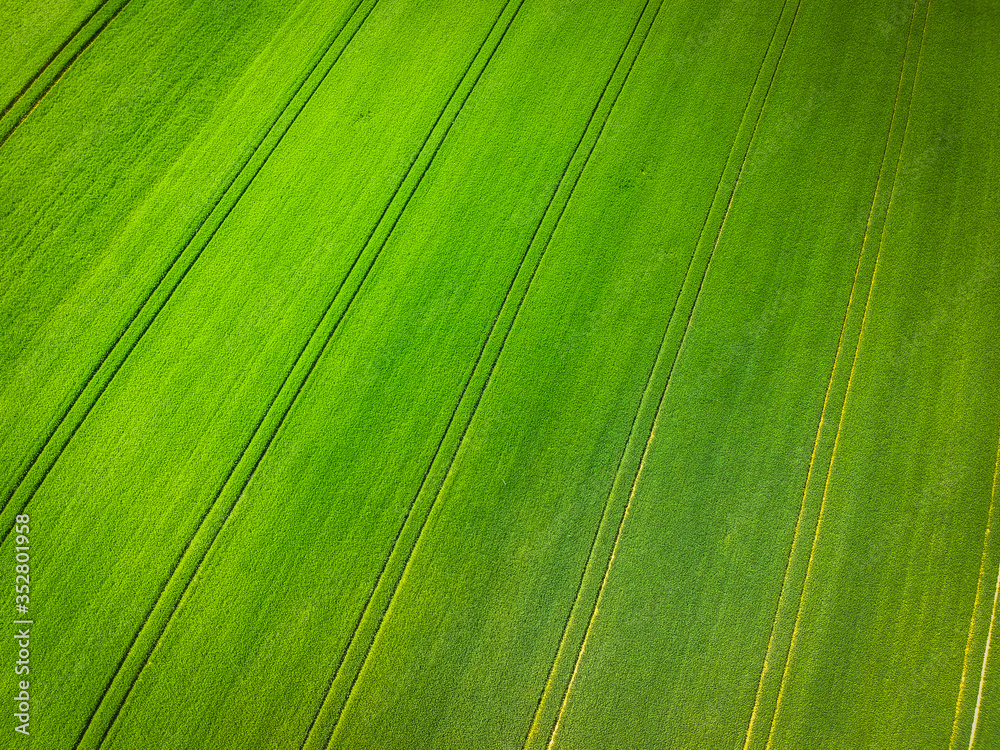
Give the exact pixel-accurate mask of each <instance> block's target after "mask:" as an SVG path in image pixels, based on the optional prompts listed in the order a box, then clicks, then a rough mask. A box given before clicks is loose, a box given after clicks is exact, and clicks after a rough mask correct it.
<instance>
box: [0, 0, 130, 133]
mask: <svg viewBox="0 0 1000 750" xmlns="http://www.w3.org/2000/svg"><path fill="white" fill-rule="evenodd" d="M130 2H131V0H125V2H123V3H122V4H121V5H120V6H119V7H118V9H117V10H115V12H114V13H112V14H111V17H110V18H108V20H106V21H105V22H104V23H102V24H101V25H100V27H98V29H97V31H95V32H94V33H93V35H92V36H91V37H90V39H88V40H87V41H86V43H85V44H84V45H83V46H82V47H81V48H80V49H78V50H77V51H76V52H75V53H73V55H72V57H70V59H69V60H68V61H67V62H66V64H65V65H63V67H62V69H61V70H60V71H59V73H58V74H57V75H56V77H55V78H54V79H53V80H52V82H51V83H49V84H48V85H47V86H46V87H45V88H44V89H43V90H42V93H41V94H39V95H38V97H37V98H36V99H35V101H34V102H32V104H31V107H29V108H28V111H27V112H25V113H24V114H23V115H21V117H20V118H18V120H17V122H15V123H14V124H13V125H12V126H11V128H10V130H8V131H7V132H6V133H4V135H3V137H0V147H2V146H3V145H4V144H5V143H6V142H7V140H8V139H9V138H10V137H11V136H12V135H13V134H14V132H15V131H16V130H17V129H18V128H19V127H20V126H21V124H22V123H23V122H24V121H25V120H27V119H28V116H29V115H30V114H31V113H32V112H34V111H35V108H36V107H38V105H39V104H41V102H42V100H43V99H44V98H45V97H46V96H47V95H48V93H49V92H50V91H51V90H52V89H53V88H55V86H56V84H57V83H59V81H61V80H62V78H63V76H64V75H66V73H67V72H68V71H69V69H70V68H71V67H72V66H73V63H75V62H76V61H77V60H78V59H79V58H80V56H81V55H82V54H83V53H84V52H86V51H87V50H88V49H90V46H91V45H92V44H93V43H94V42H95V41H97V37H98V36H100V35H101V32H103V31H104V29H106V28H107V27H108V25H109V24H110V23H111V22H112V21H114V20H115V19H116V18H117V17H118V14H119V13H121V12H122V11H123V10H124V9H125V6H126V5H128V4H129V3H130ZM106 4H107V0H104V2H102V3H101V4H100V5H99V6H97V8H96V9H95V10H94V12H93V13H91V14H90V16H88V17H87V20H86V21H84V22H83V23H82V24H81V25H80V26H79V28H77V30H76V31H74V32H73V34H72V35H71V36H70V37H69V38H68V39H66V41H64V42H63V43H62V45H60V47H59V49H58V50H56V52H55V54H54V55H52V57H51V58H50V59H49V61H48V62H47V63H45V66H44V67H43V68H42V69H41V70H39V71H38V72H37V73H35V75H34V76H33V77H32V79H31V80H30V81H29V82H28V83H27V85H26V86H25V87H24V88H23V89H22V90H21V91H20V93H18V95H17V96H16V97H14V99H13V100H12V101H11V102H10V104H8V105H7V108H6V109H4V111H3V115H0V120H2V119H3V117H5V116H6V115H7V113H8V112H10V110H11V109H13V108H14V107H15V106H16V105H17V104H18V103H19V101H20V99H21V98H22V97H23V96H24V95H25V93H27V91H28V90H29V89H30V88H31V86H32V84H34V83H35V81H36V80H37V79H38V78H39V77H40V76H41V75H42V74H43V73H44V72H45V70H46V69H47V68H48V67H49V66H50V65H51V64H52V63H53V61H55V59H56V58H57V57H59V55H60V53H62V51H63V50H64V49H65V48H66V46H67V45H68V44H69V43H70V42H71V41H73V39H74V38H75V37H76V36H78V35H79V34H80V32H81V31H82V30H83V29H84V28H85V27H86V25H87V24H88V23H90V21H91V20H93V18H94V16H96V15H97V14H98V13H99V12H100V11H101V9H102V8H103V7H104V6H105V5H106Z"/></svg>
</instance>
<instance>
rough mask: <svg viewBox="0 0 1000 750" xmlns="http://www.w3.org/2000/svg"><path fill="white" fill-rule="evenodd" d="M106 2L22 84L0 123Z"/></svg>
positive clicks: (0, 116)
mask: <svg viewBox="0 0 1000 750" xmlns="http://www.w3.org/2000/svg"><path fill="white" fill-rule="evenodd" d="M127 1H128V0H126V2H127ZM108 2H110V0H101V2H100V3H98V5H97V7H95V8H94V9H93V10H92V11H91V12H90V15H89V16H87V17H86V18H85V19H83V21H82V22H81V23H80V25H79V26H77V27H76V29H74V31H73V32H72V33H71V34H70V35H69V36H68V37H66V38H65V39H64V40H63V43H62V44H60V45H59V47H58V48H57V49H56V51H55V52H53V53H52V55H51V57H49V59H48V60H46V61H45V62H44V63H43V64H42V67H40V68H39V69H38V70H37V71H36V72H35V74H34V75H33V76H32V77H31V78H30V79H29V80H28V82H27V83H26V84H24V87H23V88H22V89H21V90H20V91H18V92H17V93H16V94H15V95H14V98H13V99H11V100H10V102H8V103H7V106H6V107H4V108H3V112H0V121H2V120H3V118H4V117H6V116H7V113H8V112H10V111H11V110H12V109H13V108H14V107H15V106H17V103H18V102H19V101H20V100H21V97H23V96H24V95H25V94H26V93H27V92H28V90H29V89H30V88H31V87H32V86H33V85H34V84H35V81H37V80H38V79H39V78H41V76H42V74H43V73H45V71H46V70H48V69H49V66H51V65H52V63H54V62H55V61H56V58H58V57H59V55H61V54H62V52H63V50H64V49H66V47H68V46H69V43H70V42H72V41H73V40H74V39H76V38H77V37H78V36H79V35H80V32H82V31H83V30H84V29H85V28H86V27H87V24H89V23H90V22H91V21H93V20H94V17H95V16H96V15H97V14H98V13H100V12H101V10H102V9H103V8H104V6H105V5H107V4H108Z"/></svg>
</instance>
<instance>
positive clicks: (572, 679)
mask: <svg viewBox="0 0 1000 750" xmlns="http://www.w3.org/2000/svg"><path fill="white" fill-rule="evenodd" d="M786 5H787V0H785V2H783V3H782V8H781V11H780V12H779V14H778V20H777V22H776V23H775V29H774V31H773V32H772V35H771V39H770V41H769V42H768V46H767V48H766V49H765V52H764V56H763V57H762V59H761V65H760V68H759V69H758V72H757V77H756V78H755V79H754V87H756V83H757V78H759V76H760V73H761V71H762V70H763V68H764V63H765V61H766V60H767V56H768V53H769V52H770V49H771V46H772V44H773V42H774V36H775V34H776V33H777V29H778V27H779V25H780V21H781V18H782V16H783V15H784V9H785V6H786ZM800 6H801V0H799V2H798V4H797V5H796V7H795V11H794V13H793V14H792V21H791V23H790V24H789V26H788V31H787V33H786V34H785V38H784V40H783V42H782V45H781V50H780V51H779V53H778V59H777V61H776V62H775V66H774V70H773V71H772V72H771V78H770V79H769V81H768V84H767V88H766V89H765V91H764V97H763V100H762V101H761V105H760V109H759V110H758V112H757V118H756V120H755V122H754V126H753V130H752V131H751V133H750V137H749V139H748V140H747V146H746V149H745V150H744V152H743V157H742V159H741V161H740V167H739V170H738V172H737V176H736V179H735V180H734V181H733V187H732V189H731V190H730V193H729V199H728V202H727V204H726V209H725V212H724V214H723V217H722V221H721V222H720V224H719V229H718V231H717V233H716V236H715V241H714V242H713V244H712V250H711V252H710V253H709V257H708V260H707V262H706V264H705V268H704V270H703V272H702V274H701V278H700V280H699V282H698V288H697V290H696V292H695V294H694V299H693V300H692V302H691V308H690V310H689V312H688V316H687V319H686V320H685V323H684V328H683V330H682V333H681V337H680V340H679V342H678V344H677V349H676V351H675V352H674V355H673V358H672V360H671V363H670V368H669V369H668V371H667V377H666V380H665V382H664V385H663V389H662V391H661V392H660V396H659V399H658V401H657V405H656V410H655V412H654V417H653V423H652V425H651V426H650V429H649V434H648V436H647V438H646V442H645V445H644V447H643V451H642V455H641V457H640V459H639V465H638V466H637V467H636V471H635V476H634V477H633V479H632V484H631V487H630V489H629V495H628V499H627V501H626V503H625V509H624V511H623V513H622V516H621V519H620V520H619V522H618V528H617V529H616V531H615V536H614V542H613V544H612V546H611V554H610V556H609V557H608V561H607V564H606V566H605V569H604V574H603V576H602V577H601V583H600V585H599V586H598V589H597V597H596V600H595V602H594V606H593V609H592V610H591V612H590V616H589V618H588V620H587V627H586V629H585V631H584V636H583V641H582V643H581V644H580V648H579V651H578V652H577V654H576V658H575V660H574V662H573V670H572V673H571V675H570V679H569V682H568V683H567V685H566V689H565V691H564V692H563V695H562V699H561V701H560V705H559V712H558V715H557V718H556V721H555V723H554V724H553V726H552V730H551V732H550V734H549V738H548V743H547V745H546V747H552V745H553V744H554V743H555V740H556V736H557V734H558V732H559V728H560V726H561V724H562V719H563V716H564V714H565V711H566V706H567V705H568V702H569V698H570V695H571V693H572V689H573V685H574V684H575V682H576V676H577V673H578V671H579V667H580V662H581V660H582V658H583V654H584V653H585V651H586V649H587V644H588V642H589V640H590V634H591V632H592V628H593V624H594V621H595V619H596V617H597V612H598V610H599V609H600V603H601V599H602V597H603V594H604V589H605V586H606V584H607V581H608V576H609V574H610V572H611V568H612V566H613V565H614V561H615V557H616V554H617V551H618V546H619V544H620V542H621V538H622V531H623V530H624V528H625V521H626V519H627V518H628V513H629V510H630V509H631V506H632V501H633V499H634V498H635V493H636V489H637V487H638V485H639V478H640V477H641V476H642V470H643V468H644V467H645V462H646V458H647V456H648V455H649V449H650V446H651V445H652V443H653V438H654V437H655V435H656V425H657V422H658V421H659V417H660V413H661V410H662V407H663V402H664V400H665V399H666V394H667V391H668V390H669V387H670V383H671V382H672V376H673V371H674V368H675V366H676V364H677V361H678V359H679V358H680V353H681V351H682V350H683V348H684V342H685V341H686V339H687V335H688V333H689V331H690V328H691V321H692V320H693V318H694V311H695V309H696V308H697V306H698V300H699V299H700V298H701V293H702V290H703V288H704V284H705V279H706V278H707V277H708V271H709V269H710V268H711V264H712V259H713V258H714V255H715V251H716V249H717V248H718V246H719V242H720V241H721V239H722V232H723V229H724V228H725V223H726V219H727V218H728V216H729V211H730V209H731V208H732V205H733V201H734V199H735V196H736V190H737V188H738V187H739V184H740V177H741V176H742V174H743V169H744V166H745V165H746V161H747V157H748V155H749V153H750V147H751V146H752V145H753V141H754V137H755V136H756V134H757V129H758V127H759V126H760V119H761V116H762V115H763V113H764V109H765V108H766V106H767V99H768V96H769V95H770V93H771V88H772V86H773V84H774V79H775V77H776V76H777V73H778V69H779V67H780V65H781V59H782V57H783V56H784V52H785V47H786V45H787V44H788V39H789V38H790V37H791V34H792V29H793V28H794V27H795V20H796V18H797V17H798V11H799V7H800ZM754 87H751V97H750V99H748V102H747V105H746V107H745V109H744V113H743V117H744V118H745V116H746V113H747V108H748V107H749V104H750V101H752V97H753V89H754ZM738 132H739V131H737V133H738ZM733 145H734V146H735V141H734V144H733ZM723 174H725V170H724V171H723ZM719 188H721V181H720V184H719V186H717V188H716V190H717V191H718V189H719ZM713 202H714V199H713ZM668 325H669V324H668Z"/></svg>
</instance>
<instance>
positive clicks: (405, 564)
mask: <svg viewBox="0 0 1000 750" xmlns="http://www.w3.org/2000/svg"><path fill="white" fill-rule="evenodd" d="M649 2H650V0H646V2H645V4H644V5H643V10H642V12H640V14H639V18H638V19H637V21H636V24H635V26H634V27H633V29H632V33H631V34H630V36H629V39H628V41H627V42H626V44H625V46H624V47H623V49H622V52H621V54H620V55H619V58H618V61H617V63H616V64H615V67H614V69H613V70H612V72H611V75H610V76H609V78H608V81H607V82H606V83H605V85H604V88H603V89H602V91H601V95H600V96H599V97H598V100H597V102H596V103H595V105H594V108H593V110H592V111H591V114H590V117H589V118H588V120H587V124H586V126H585V127H584V129H583V132H582V134H581V136H580V139H579V140H578V141H577V144H576V146H575V147H574V149H573V153H572V155H571V156H570V159H569V160H568V161H567V163H566V166H565V167H564V168H563V171H562V174H561V176H560V179H559V181H558V182H557V184H556V187H555V189H554V190H553V192H552V194H551V196H550V198H549V200H548V203H547V204H546V208H545V210H544V211H543V213H542V216H541V218H540V219H539V221H538V223H537V224H536V226H535V230H534V232H533V233H532V236H531V238H530V239H529V242H528V245H527V247H526V249H525V252H524V253H523V254H522V257H521V260H520V262H519V264H518V267H517V270H516V272H515V274H514V276H513V278H512V279H511V282H510V284H509V285H508V288H507V292H506V294H505V296H504V299H503V302H502V303H501V305H500V308H499V309H498V311H497V313H496V315H495V316H494V319H493V323H492V325H491V327H490V331H489V332H488V333H487V336H486V337H485V339H484V341H483V344H482V346H481V348H480V351H479V354H478V356H477V358H476V361H475V363H474V365H473V367H472V370H471V371H470V374H469V377H468V378H467V379H466V383H465V385H464V387H463V389H462V392H461V394H460V396H459V399H458V402H457V403H456V405H455V408H454V409H453V410H452V414H451V417H450V418H449V421H448V424H447V425H446V427H445V430H444V432H443V434H442V436H441V439H440V440H439V442H438V445H437V448H436V450H435V453H434V456H433V457H432V459H431V461H430V463H429V464H428V467H427V470H426V471H425V473H424V476H423V478H422V480H421V483H420V486H419V487H418V489H417V491H416V493H415V494H414V497H413V500H411V503H410V506H409V508H408V510H407V513H406V516H405V518H404V521H403V524H402V525H401V526H400V528H399V530H398V531H397V534H396V538H395V540H394V542H393V545H392V547H391V548H390V551H389V555H388V556H387V557H386V559H385V561H384V562H383V566H382V569H381V571H380V573H379V576H378V578H377V580H376V583H375V586H374V587H373V588H372V590H371V592H370V593H369V597H368V601H367V602H366V605H365V608H364V609H363V610H362V612H361V614H360V615H359V617H358V619H357V621H356V623H355V626H354V630H353V632H352V635H351V638H350V639H349V642H348V645H347V646H346V647H345V649H344V651H343V653H342V654H341V656H340V660H339V662H338V665H337V670H336V672H335V673H334V676H333V678H332V679H331V680H330V682H329V685H328V687H327V691H326V694H325V696H324V699H323V702H322V703H321V705H320V708H319V710H318V711H317V714H316V717H314V719H313V724H312V725H310V733H311V732H312V730H313V727H314V726H315V724H316V720H317V718H318V716H319V715H320V713H321V712H322V711H323V709H324V707H325V706H326V703H327V700H328V699H329V697H330V694H331V691H332V688H333V686H334V683H335V681H336V678H337V676H338V674H339V671H340V669H341V667H342V665H343V663H344V661H345V658H346V656H347V653H348V651H349V650H350V647H351V645H353V643H354V642H355V641H356V637H357V634H358V632H359V629H360V626H361V624H362V621H363V620H364V617H365V615H366V614H368V611H369V608H370V605H371V602H372V601H373V599H374V597H375V594H376V592H377V590H378V588H379V586H380V584H381V583H382V581H383V580H384V579H385V574H386V570H387V567H388V565H389V562H390V560H391V558H392V557H393V554H394V553H395V552H396V549H397V547H398V544H399V541H400V538H401V536H402V534H403V531H404V528H405V526H406V522H407V521H408V520H409V519H410V517H411V515H412V513H413V509H414V506H415V505H416V502H417V500H418V498H419V496H420V495H421V493H422V491H423V489H424V487H425V485H426V482H427V480H428V478H429V476H430V473H431V471H432V469H433V467H434V464H435V463H436V460H437V458H438V456H439V455H440V453H441V449H442V447H443V445H444V442H445V440H446V438H447V436H448V433H449V431H450V427H451V425H452V424H453V422H454V420H455V417H456V415H457V413H458V411H459V409H460V407H461V405H462V402H463V401H464V397H465V394H466V392H467V391H468V388H469V385H470V384H471V382H472V380H473V379H474V377H475V375H476V373H477V371H478V369H479V364H480V362H481V361H482V358H483V355H484V353H485V351H486V348H487V346H488V344H489V342H490V340H491V339H492V338H493V332H494V331H495V330H496V327H497V325H498V323H499V321H500V318H501V316H502V314H503V311H504V309H505V308H506V307H507V302H508V301H509V299H510V297H511V295H512V292H513V289H514V287H515V285H516V282H517V280H518V278H519V277H520V275H521V270H522V268H523V267H524V264H525V261H526V259H527V258H528V255H529V253H530V250H531V248H532V247H533V246H534V245H535V239H536V237H537V236H538V234H539V231H540V229H541V227H542V226H543V224H544V223H545V219H546V217H547V216H548V215H549V212H550V208H551V207H552V205H553V203H554V201H555V199H556V196H557V195H558V193H559V190H560V188H561V187H562V186H563V184H565V179H566V175H567V173H568V172H569V169H570V167H571V166H572V164H573V162H574V160H575V159H576V156H577V154H578V153H579V151H580V146H581V145H582V144H583V142H584V141H585V139H586V136H587V134H588V133H589V132H590V131H591V127H590V126H591V124H592V122H593V121H594V118H595V116H596V114H597V112H598V111H599V109H600V105H601V103H602V102H603V101H604V98H605V95H606V93H607V91H608V88H609V86H610V84H611V82H612V80H613V79H614V77H615V74H616V73H617V72H618V70H619V68H620V67H621V62H622V60H623V59H624V57H625V53H626V52H627V51H628V48H629V46H630V44H631V42H632V40H633V38H634V37H635V33H636V30H637V29H638V28H639V26H640V25H641V22H642V18H643V17H644V15H645V11H646V9H647V8H648V6H649ZM522 4H523V0H522ZM661 4H662V2H661ZM518 9H520V5H519V6H518ZM654 18H655V14H654ZM651 25H652V22H650V26H651ZM648 33H649V27H647V29H646V35H648ZM644 43H645V36H644V37H643V41H642V43H640V44H639V46H638V49H637V50H636V53H635V55H634V56H633V57H632V60H631V63H630V65H629V68H628V72H626V74H625V76H624V77H623V79H622V82H621V85H620V86H619V87H618V89H617V91H616V93H615V94H614V97H613V98H612V100H611V104H610V106H609V108H608V111H607V112H606V113H605V115H604V117H603V120H602V122H601V125H600V127H599V128H598V129H597V134H596V137H595V138H594V141H593V143H592V144H591V146H590V148H589V150H588V152H587V155H586V157H585V158H584V159H583V162H582V164H581V165H580V167H579V170H578V171H577V173H576V176H575V178H574V180H573V184H572V186H571V187H570V189H569V191H568V193H567V195H566V197H565V200H564V201H562V205H561V207H560V208H559V209H558V213H557V215H556V219H555V222H554V224H553V226H552V229H551V230H549V232H548V235H547V237H546V239H545V240H544V242H543V245H542V249H541V252H540V254H539V256H538V258H537V259H536V261H535V263H534V266H533V269H532V272H531V274H530V276H529V278H528V281H527V284H526V285H525V288H524V290H523V292H522V294H521V296H520V299H519V300H518V303H517V305H516V308H515V310H514V314H513V316H512V317H511V320H510V322H509V324H508V325H507V328H506V330H505V332H504V334H503V336H502V339H501V341H500V345H499V347H498V349H497V352H496V353H495V355H494V356H493V360H492V363H491V365H490V368H489V371H488V373H487V375H486V377H485V379H484V380H483V384H482V386H481V387H480V389H479V393H478V394H477V395H476V397H475V399H474V403H473V404H472V408H471V411H470V414H469V415H468V417H467V418H466V421H465V425H464V427H463V429H462V432H461V435H460V436H459V439H458V441H457V443H456V445H455V448H454V449H453V451H452V453H451V456H450V458H449V460H448V464H447V467H446V468H445V476H444V477H443V478H442V480H441V481H440V483H439V484H438V487H437V490H436V491H435V495H434V498H433V499H432V501H431V503H430V505H429V507H428V508H427V510H426V511H425V512H424V515H423V519H422V521H421V523H420V526H419V528H418V530H417V533H416V535H415V537H414V539H413V542H412V543H411V545H410V548H409V550H408V552H407V554H406V558H405V560H404V561H403V562H402V568H403V569H402V571H401V572H400V574H399V576H398V578H397V579H396V581H395V583H394V584H392V586H393V590H392V593H391V594H390V596H389V599H388V601H387V603H386V605H385V607H384V608H383V609H382V612H381V613H380V615H379V619H378V622H377V624H376V625H375V628H374V632H373V634H372V636H371V638H370V640H369V643H368V645H367V647H366V649H365V653H364V656H363V658H362V660H361V663H360V665H359V666H358V669H357V670H356V671H355V672H354V675H353V677H352V679H351V683H350V686H349V687H348V689H347V693H346V695H345V697H344V699H343V701H342V702H341V704H340V706H339V708H338V709H337V715H336V719H335V720H334V723H333V727H332V728H331V729H330V734H329V736H330V739H328V740H327V742H326V744H328V743H329V741H331V740H332V736H333V733H334V732H335V731H336V728H337V726H338V725H339V723H340V720H341V717H342V716H343V711H344V709H345V707H346V705H347V704H348V702H349V700H350V697H351V695H352V694H353V690H354V687H355V685H356V684H357V680H358V678H359V676H360V674H361V672H362V670H363V668H364V665H365V664H366V663H367V660H368V657H369V655H370V653H371V650H372V647H373V645H374V642H375V640H376V638H377V636H378V633H379V632H380V631H381V628H382V624H383V623H384V621H385V617H386V615H387V613H388V610H389V608H390V605H391V603H392V601H393V600H394V598H395V594H396V592H397V591H398V588H399V584H400V582H401V581H402V578H403V576H404V575H405V572H406V569H407V568H408V567H409V563H410V560H411V558H412V555H413V552H414V550H415V549H416V546H417V544H418V542H419V541H420V538H421V537H422V534H423V531H424V528H425V527H426V524H427V522H428V520H429V518H430V515H431V513H432V511H433V509H434V507H435V505H436V504H437V500H438V498H439V497H440V496H441V493H442V490H443V487H444V485H445V482H446V481H447V478H448V476H449V475H450V473H451V469H452V466H453V465H454V462H455V459H456V457H457V455H458V453H459V450H460V448H461V446H462V445H463V443H464V440H465V436H466V434H467V433H468V430H469V427H470V426H471V424H472V421H473V418H474V417H475V414H476V411H477V410H478V407H479V404H480V402H481V400H482V397H483V395H484V393H485V392H486V388H487V386H488V385H489V383H490V382H491V379H492V375H493V372H494V370H495V368H496V365H497V363H498V361H499V359H500V356H501V354H502V352H503V349H504V346H505V345H506V342H507V338H508V337H509V335H510V333H511V331H512V330H513V326H514V323H515V321H516V319H517V316H518V314H519V313H520V310H521V307H522V305H523V303H524V301H525V299H526V297H527V294H528V291H529V290H530V287H531V284H532V282H533V280H534V278H535V275H536V273H537V271H538V268H539V267H540V265H541V261H542V258H543V257H544V254H545V251H546V250H547V249H548V246H549V244H550V243H551V241H552V238H553V236H554V235H555V232H556V230H557V229H558V226H559V223H560V221H561V219H562V216H563V214H564V213H565V211H566V208H567V206H568V205H569V201H570V200H571V198H572V195H573V192H574V191H575V189H576V186H577V185H578V184H579V181H580V179H581V177H582V175H583V171H584V170H585V169H586V166H587V164H588V162H589V160H590V156H591V155H592V154H593V152H594V150H595V148H596V146H597V143H598V142H599V141H600V137H601V134H602V133H603V131H604V127H605V126H606V124H607V122H608V119H609V118H610V115H611V111H612V110H613V108H614V106H615V104H616V103H617V101H618V97H619V95H620V94H621V91H622V89H623V88H624V85H625V82H626V80H627V79H628V76H629V74H630V73H631V71H632V68H633V67H634V65H635V62H636V60H637V58H638V55H639V52H641V49H642V45H643V44H644ZM308 740H309V734H307V735H306V738H305V739H304V740H303V743H302V747H305V745H306V743H307V742H308Z"/></svg>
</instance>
